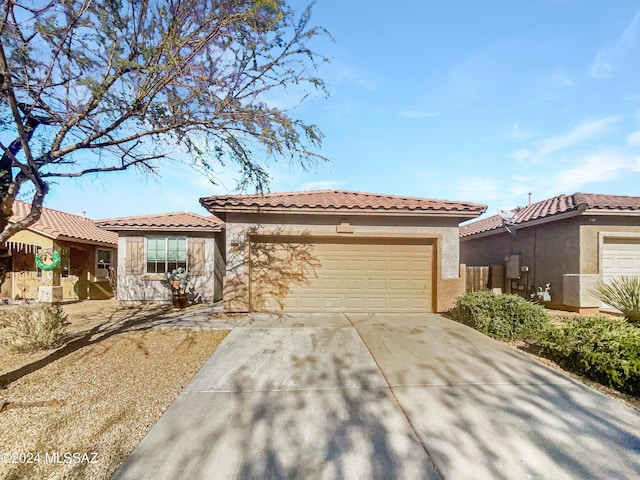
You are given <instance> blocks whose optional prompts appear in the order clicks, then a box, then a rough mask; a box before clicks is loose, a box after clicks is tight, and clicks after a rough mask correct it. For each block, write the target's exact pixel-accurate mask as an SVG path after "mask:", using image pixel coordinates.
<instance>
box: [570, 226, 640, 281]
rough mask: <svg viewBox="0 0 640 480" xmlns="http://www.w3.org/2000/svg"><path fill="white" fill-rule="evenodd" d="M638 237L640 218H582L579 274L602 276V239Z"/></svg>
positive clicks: (639, 235)
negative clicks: (618, 236)
mask: <svg viewBox="0 0 640 480" xmlns="http://www.w3.org/2000/svg"><path fill="white" fill-rule="evenodd" d="M616 233H618V234H621V236H625V237H626V236H629V235H631V236H638V237H640V216H613V215H610V216H601V215H592V216H586V215H585V216H584V217H582V218H581V222H580V273H584V274H594V273H597V274H602V272H601V271H600V264H601V260H602V258H601V242H602V239H603V238H604V237H615V236H616V235H615V234H616Z"/></svg>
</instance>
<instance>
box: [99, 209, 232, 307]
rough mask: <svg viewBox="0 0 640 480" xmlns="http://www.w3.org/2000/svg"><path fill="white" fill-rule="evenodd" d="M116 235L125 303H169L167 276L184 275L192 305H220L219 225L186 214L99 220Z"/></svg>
mask: <svg viewBox="0 0 640 480" xmlns="http://www.w3.org/2000/svg"><path fill="white" fill-rule="evenodd" d="M96 223H97V224H98V225H100V226H101V227H102V228H104V229H108V230H112V231H114V232H117V233H118V236H119V243H118V276H117V278H118V285H117V292H116V298H117V299H118V300H120V301H121V302H123V303H145V302H170V301H171V290H170V289H169V288H168V286H167V284H166V282H165V281H164V280H165V276H166V273H167V272H171V271H172V270H173V269H176V268H178V267H183V268H185V269H186V270H187V272H188V275H189V279H188V296H189V297H190V298H189V300H190V302H208V303H213V302H217V301H219V300H222V275H223V274H224V237H223V227H224V224H223V222H222V221H220V220H219V219H217V218H215V217H211V216H206V217H205V216H202V215H198V214H195V213H190V212H176V213H165V214H159V215H144V216H135V217H121V218H110V219H103V220H98V221H97V222H96Z"/></svg>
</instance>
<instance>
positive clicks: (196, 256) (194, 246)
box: [187, 238, 204, 275]
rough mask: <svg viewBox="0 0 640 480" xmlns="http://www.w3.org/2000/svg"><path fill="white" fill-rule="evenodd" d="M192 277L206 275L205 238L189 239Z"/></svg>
mask: <svg viewBox="0 0 640 480" xmlns="http://www.w3.org/2000/svg"><path fill="white" fill-rule="evenodd" d="M187 250H188V255H189V259H188V263H187V268H188V269H189V274H190V275H204V238H189V240H188V241H187Z"/></svg>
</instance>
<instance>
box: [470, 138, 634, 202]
mask: <svg viewBox="0 0 640 480" xmlns="http://www.w3.org/2000/svg"><path fill="white" fill-rule="evenodd" d="M636 171H640V156H634V155H631V154H629V153H628V152H625V151H624V150H619V149H612V148H609V149H601V150H599V151H597V152H595V153H592V154H589V155H586V156H575V157H573V158H572V159H571V162H570V164H568V165H566V164H565V165H564V167H563V166H562V165H556V164H547V165H545V166H544V168H542V167H540V168H536V169H531V170H530V171H529V172H528V173H527V174H526V175H520V174H512V173H507V172H505V174H504V175H503V176H500V175H499V174H498V175H496V176H495V177H491V178H488V177H482V176H476V177H471V178H468V179H467V178H464V177H460V178H459V179H458V191H459V195H460V198H473V199H474V201H475V202H479V203H489V204H499V205H503V206H508V208H512V207H514V206H517V205H520V206H522V205H526V204H527V201H528V194H529V193H530V192H531V193H532V194H533V201H538V200H542V199H545V198H550V197H553V196H555V195H559V194H561V193H566V194H571V193H574V192H579V191H594V190H597V191H600V189H599V188H597V187H594V186H597V185H602V184H606V183H607V182H612V181H619V180H620V179H621V178H623V177H624V176H625V175H627V174H628V173H629V172H636ZM605 193H606V192H605Z"/></svg>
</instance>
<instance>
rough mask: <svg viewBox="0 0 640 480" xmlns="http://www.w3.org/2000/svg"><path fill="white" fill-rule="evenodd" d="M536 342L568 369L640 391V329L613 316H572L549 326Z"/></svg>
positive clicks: (633, 392) (606, 382) (609, 383)
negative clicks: (559, 323)
mask: <svg viewBox="0 0 640 480" xmlns="http://www.w3.org/2000/svg"><path fill="white" fill-rule="evenodd" d="M536 343H537V345H538V346H539V347H540V348H541V349H542V350H543V353H545V354H546V355H547V356H549V357H550V358H552V359H554V360H556V361H557V362H558V363H560V364H561V365H563V366H565V367H566V368H567V369H569V370H572V371H575V372H578V373H582V374H584V375H586V376H587V377H589V378H590V379H592V380H595V381H597V382H600V383H602V384H604V385H608V386H610V387H614V388H617V389H618V390H621V391H623V392H627V393H631V394H634V395H638V394H640V328H637V327H635V326H633V325H631V324H629V323H627V322H624V321H622V320H620V319H616V318H610V317H573V318H567V319H565V322H564V323H563V324H562V325H561V326H558V327H550V328H549V329H548V331H547V332H546V335H544V336H543V337H541V338H540V339H539V340H538V341H537V342H536Z"/></svg>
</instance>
